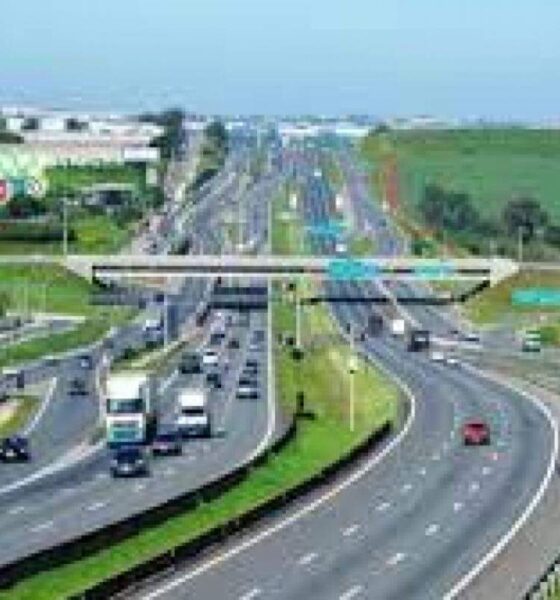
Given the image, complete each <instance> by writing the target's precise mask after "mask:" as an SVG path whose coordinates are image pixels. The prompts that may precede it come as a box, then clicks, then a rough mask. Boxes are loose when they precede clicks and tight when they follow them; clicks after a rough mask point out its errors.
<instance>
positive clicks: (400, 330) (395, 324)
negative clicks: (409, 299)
mask: <svg viewBox="0 0 560 600" xmlns="http://www.w3.org/2000/svg"><path fill="white" fill-rule="evenodd" d="M405 333H406V322H405V320H404V319H393V320H392V321H391V335H393V336H395V337H402V336H404V334H405Z"/></svg>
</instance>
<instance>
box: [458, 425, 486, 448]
mask: <svg viewBox="0 0 560 600" xmlns="http://www.w3.org/2000/svg"><path fill="white" fill-rule="evenodd" d="M462 433H463V442H464V444H465V446H484V445H488V444H489V443H490V427H488V425H487V424H486V423H485V422H484V421H467V422H466V423H464V425H463V429H462Z"/></svg>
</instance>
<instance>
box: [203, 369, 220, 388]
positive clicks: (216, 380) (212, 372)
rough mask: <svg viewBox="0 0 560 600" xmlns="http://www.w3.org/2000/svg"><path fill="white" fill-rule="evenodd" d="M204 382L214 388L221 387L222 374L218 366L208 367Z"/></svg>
mask: <svg viewBox="0 0 560 600" xmlns="http://www.w3.org/2000/svg"><path fill="white" fill-rule="evenodd" d="M206 383H207V384H208V385H211V386H213V387H214V388H216V389H222V386H223V384H222V374H221V372H220V370H219V369H218V368H214V367H212V368H210V369H209V370H208V371H207V372H206Z"/></svg>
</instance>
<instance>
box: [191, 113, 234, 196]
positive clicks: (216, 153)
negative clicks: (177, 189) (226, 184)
mask: <svg viewBox="0 0 560 600" xmlns="http://www.w3.org/2000/svg"><path fill="white" fill-rule="evenodd" d="M228 144H229V138H228V133H227V130H226V128H225V127H224V124H223V123H222V122H221V121H212V123H209V124H208V125H207V126H206V128H205V129H204V140H203V141H202V147H201V150H200V160H199V161H198V165H197V172H196V176H195V178H194V181H193V183H192V185H191V188H192V189H196V188H199V187H200V186H201V185H203V184H204V183H206V182H207V181H209V180H210V179H212V177H214V176H215V175H216V174H217V173H218V172H219V171H220V170H221V168H222V167H223V166H224V163H225V160H226V156H227V153H228Z"/></svg>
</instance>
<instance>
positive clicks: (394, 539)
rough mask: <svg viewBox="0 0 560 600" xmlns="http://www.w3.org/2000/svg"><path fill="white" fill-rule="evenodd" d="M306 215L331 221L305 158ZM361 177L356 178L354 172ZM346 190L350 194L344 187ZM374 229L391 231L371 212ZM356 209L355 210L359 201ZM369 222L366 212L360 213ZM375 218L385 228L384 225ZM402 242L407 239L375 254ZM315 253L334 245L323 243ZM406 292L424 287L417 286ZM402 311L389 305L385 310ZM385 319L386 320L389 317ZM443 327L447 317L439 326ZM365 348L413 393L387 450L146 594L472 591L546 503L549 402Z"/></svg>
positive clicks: (429, 315) (348, 319)
mask: <svg viewBox="0 0 560 600" xmlns="http://www.w3.org/2000/svg"><path fill="white" fill-rule="evenodd" d="M300 160H301V161H302V162H301V163H300V164H299V165H298V168H299V169H300V170H302V169H303V170H304V172H306V178H305V181H306V190H305V194H304V206H303V211H302V213H303V216H304V219H305V221H306V222H320V221H324V220H325V218H328V217H330V216H331V214H330V212H329V211H330V210H332V208H331V207H332V202H330V199H331V193H330V190H329V189H328V185H327V184H326V181H325V180H324V179H322V178H317V177H314V176H313V175H312V171H313V161H310V163H308V162H307V161H306V158H305V157H300ZM347 176H348V177H352V174H351V173H350V174H348V173H347ZM349 189H350V193H351V194H352V190H353V189H354V190H355V187H354V185H349ZM351 200H352V201H353V203H355V204H360V203H362V204H363V203H364V202H366V201H367V202H368V207H367V211H368V212H369V211H371V212H372V213H373V216H374V217H375V219H373V221H369V223H371V226H372V227H373V234H374V235H375V236H376V238H379V240H380V241H381V240H382V239H383V238H384V237H385V236H387V239H390V236H391V229H390V227H387V226H386V224H385V223H384V222H382V221H380V219H381V218H382V219H383V221H384V220H385V217H381V216H379V215H375V207H374V205H373V203H371V201H370V200H369V199H368V198H363V197H362V196H360V197H356V196H352V197H351ZM357 210H360V209H359V208H358V209H357ZM358 221H360V222H362V223H363V222H366V223H368V221H367V220H366V218H365V217H361V218H360V219H358ZM376 222H381V223H382V224H381V226H377V227H376ZM383 249H385V250H386V251H387V252H388V253H393V252H395V251H398V249H399V241H398V238H393V241H392V242H391V244H388V245H387V246H385V245H384V242H382V241H381V247H380V252H383ZM315 250H316V251H317V252H322V253H325V252H330V251H332V244H330V245H329V243H318V244H317V245H316V247H315ZM328 285H329V288H330V290H331V291H337V292H343V293H348V294H358V295H364V294H365V292H367V289H364V288H365V287H366V284H364V283H362V282H356V283H330V284H328ZM409 291H410V293H415V291H416V290H415V289H414V286H412V287H411V288H410V290H409ZM370 310H371V309H369V308H367V307H366V306H364V305H358V304H346V305H345V304H335V305H333V306H332V312H333V314H334V316H335V317H336V318H337V320H338V321H339V323H340V324H341V325H344V326H345V325H346V324H350V323H351V324H353V328H354V329H355V330H357V331H361V330H363V329H364V328H365V326H366V323H367V317H368V315H369V314H370ZM389 310H394V309H392V308H391V309H389ZM409 310H410V312H411V315H410V317H411V319H414V320H415V321H417V322H419V323H421V324H422V325H423V326H424V327H428V328H430V329H431V330H432V331H438V328H443V327H444V326H445V327H446V329H448V328H449V319H452V318H453V316H452V315H446V316H445V318H441V317H440V315H439V314H438V313H437V312H436V311H432V310H426V309H424V308H416V307H415V308H411V309H409ZM390 316H391V315H390V314H386V317H390ZM444 324H445V325H444ZM361 346H362V347H361V350H362V351H363V352H364V354H365V355H366V356H368V357H369V358H370V359H371V360H372V361H375V362H376V363H378V364H379V365H380V367H381V368H383V369H385V370H387V371H388V372H390V373H391V374H392V375H393V376H394V377H395V378H396V379H397V380H398V381H399V383H400V385H401V386H402V387H403V389H404V390H406V393H407V395H408V397H409V400H410V407H411V409H410V412H409V417H408V420H407V422H406V425H405V427H404V429H403V430H402V431H401V432H400V433H399V434H397V436H396V437H395V438H394V439H393V440H392V441H391V442H390V443H389V445H388V446H386V447H385V448H384V449H383V450H382V452H381V453H380V454H379V455H374V456H372V457H371V458H370V459H369V461H367V462H365V464H362V465H360V466H359V467H358V470H357V471H355V472H354V473H353V474H352V475H350V476H349V477H348V478H347V479H346V480H343V481H342V482H341V483H340V484H338V485H337V486H336V487H335V488H334V489H333V490H332V491H329V492H328V493H326V494H325V495H323V496H319V497H313V498H312V500H311V501H310V502H309V504H307V505H303V506H302V505H299V506H298V507H296V508H294V509H292V510H290V511H287V513H286V514H284V515H283V516H282V517H280V518H279V519H278V520H276V521H273V522H272V523H269V524H267V526H266V527H265V528H264V529H262V530H260V531H258V532H255V533H253V534H249V535H248V536H246V537H245V538H243V539H242V540H240V541H235V542H233V543H232V544H231V545H228V546H226V547H225V548H224V549H222V550H221V551H219V552H217V553H216V554H215V555H214V556H212V557H210V558H209V559H205V560H203V561H201V562H200V563H197V564H194V565H190V566H189V567H188V568H186V569H185V571H184V572H183V573H179V574H175V575H173V576H172V577H170V578H168V579H166V580H164V581H163V582H160V583H157V584H153V585H152V586H149V587H148V588H147V589H145V590H142V593H141V597H142V598H149V599H155V598H197V599H198V598H201V599H203V598H204V599H205V598H224V599H228V598H236V599H241V598H242V599H244V600H249V599H251V600H254V599H256V598H267V599H268V598H286V599H287V598H290V599H298V598H305V599H311V598H317V599H321V600H323V599H328V598H337V599H340V600H350V599H352V598H380V599H387V598H395V599H402V598H442V597H453V596H455V595H457V594H459V593H465V594H466V595H467V596H468V583H469V580H470V578H472V577H474V576H475V575H476V574H477V573H478V571H480V570H482V568H483V566H484V564H485V562H486V561H488V560H490V559H491V558H492V556H493V555H494V554H495V553H496V552H497V551H498V550H499V549H500V548H501V547H502V546H503V544H505V543H506V542H507V541H508V540H509V538H510V537H511V535H512V534H513V533H515V531H516V529H517V527H519V525H520V524H521V523H522V522H523V520H524V519H525V518H526V517H527V515H528V514H529V513H530V511H531V510H532V508H533V507H534V505H535V504H536V503H537V502H538V500H539V498H540V496H541V495H542V492H543V490H544V488H545V487H546V485H547V482H548V481H549V479H550V477H551V474H552V469H553V466H554V461H555V458H556V453H557V432H556V428H555V425H554V424H553V422H552V421H551V420H550V419H549V416H548V414H547V412H546V409H545V408H544V407H542V406H541V405H539V404H538V403H536V402H534V401H533V400H532V399H529V398H528V397H526V396H524V395H523V394H522V393H520V392H518V391H516V390H514V389H512V388H511V387H507V386H504V385H503V384H499V383H496V382H494V381H492V380H490V379H489V378H488V377H486V376H484V375H482V374H480V373H479V372H478V371H476V370H474V369H472V368H471V367H469V366H468V365H466V364H462V365H458V366H455V367H451V366H448V365H440V364H434V363H433V362H431V361H430V359H429V358H428V357H427V356H426V355H424V354H421V353H420V354H416V353H410V352H407V351H406V349H405V347H404V343H403V341H402V340H399V339H394V338H392V337H390V336H389V335H387V334H386V333H384V334H383V335H381V336H380V337H377V338H368V339H366V341H365V342H364V343H362V344H361ZM469 418H484V419H485V420H487V421H488V422H489V423H490V424H491V427H492V435H493V441H492V444H491V446H489V447H483V448H468V447H465V446H464V445H463V443H462V439H461V438H460V435H459V429H460V425H461V424H462V422H463V421H464V420H466V419H469Z"/></svg>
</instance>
